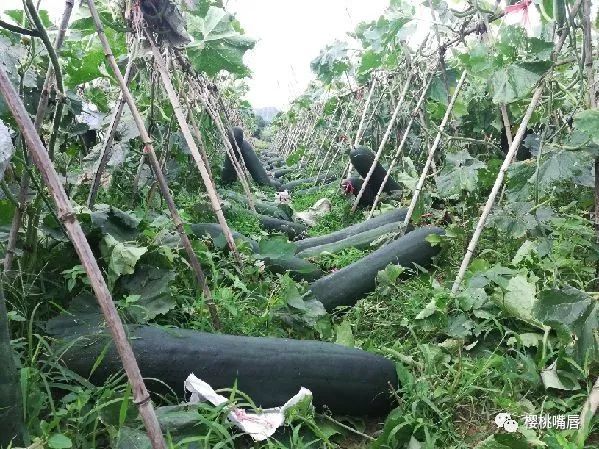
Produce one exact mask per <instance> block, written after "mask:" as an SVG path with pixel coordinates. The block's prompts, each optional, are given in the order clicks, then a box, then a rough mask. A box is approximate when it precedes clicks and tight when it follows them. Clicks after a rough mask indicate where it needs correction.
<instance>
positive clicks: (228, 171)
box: [220, 154, 237, 185]
mask: <svg viewBox="0 0 599 449" xmlns="http://www.w3.org/2000/svg"><path fill="white" fill-rule="evenodd" d="M220 180H221V183H222V184H224V185H226V184H232V183H234V182H235V181H237V172H236V171H235V167H233V163H232V162H231V159H229V156H228V155H226V154H225V160H224V162H223V168H222V170H221V173H220Z"/></svg>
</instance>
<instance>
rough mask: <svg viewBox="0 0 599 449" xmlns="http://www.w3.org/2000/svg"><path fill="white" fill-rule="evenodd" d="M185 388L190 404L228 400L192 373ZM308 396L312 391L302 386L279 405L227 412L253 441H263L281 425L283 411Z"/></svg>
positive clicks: (283, 418)
mask: <svg viewBox="0 0 599 449" xmlns="http://www.w3.org/2000/svg"><path fill="white" fill-rule="evenodd" d="M185 389H186V390H187V391H189V392H190V393H191V397H190V398H189V403H190V404H197V403H198V402H202V401H208V402H210V403H211V404H212V405H214V406H219V405H222V404H224V403H226V402H227V401H228V399H227V398H225V397H224V396H221V395H220V394H218V393H217V392H216V391H214V389H213V388H212V387H211V386H210V385H209V384H208V383H207V382H204V381H203V380H201V379H199V378H197V377H196V376H195V375H194V374H193V373H192V374H190V375H189V376H188V377H187V379H186V380H185ZM308 396H312V392H311V391H310V390H308V389H307V388H304V387H302V388H300V390H299V392H298V393H297V394H296V395H295V396H293V397H292V398H291V399H289V400H288V401H287V402H285V404H283V405H282V406H280V407H274V408H267V409H263V410H262V411H261V412H252V411H246V410H245V409H242V408H237V407H235V408H232V409H231V411H230V412H229V419H230V420H231V422H233V423H234V424H235V425H236V426H237V427H239V428H240V429H241V430H243V431H244V432H246V433H247V434H249V435H250V436H251V437H252V438H253V439H254V441H263V440H266V439H268V438H269V437H271V436H272V435H273V434H274V433H275V431H276V430H277V429H278V428H279V427H281V425H283V423H284V422H285V411H286V410H287V409H289V408H291V407H293V406H294V405H296V404H298V403H299V402H300V401H301V400H303V399H304V398H306V397H308Z"/></svg>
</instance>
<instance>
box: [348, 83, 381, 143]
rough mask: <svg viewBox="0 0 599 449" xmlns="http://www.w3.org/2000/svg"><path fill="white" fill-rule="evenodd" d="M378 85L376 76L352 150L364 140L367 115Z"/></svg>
mask: <svg viewBox="0 0 599 449" xmlns="http://www.w3.org/2000/svg"><path fill="white" fill-rule="evenodd" d="M376 83H377V78H376V75H375V76H373V77H372V85H371V86H370V90H369V91H368V97H366V104H364V110H363V111H362V117H361V118H360V123H359V124H358V130H357V131H356V137H355V138H354V143H353V146H352V148H355V147H357V146H358V145H360V141H361V140H362V134H363V133H364V125H365V119H366V115H367V114H368V108H369V107H370V102H371V101H372V94H373V93H374V88H375V86H376Z"/></svg>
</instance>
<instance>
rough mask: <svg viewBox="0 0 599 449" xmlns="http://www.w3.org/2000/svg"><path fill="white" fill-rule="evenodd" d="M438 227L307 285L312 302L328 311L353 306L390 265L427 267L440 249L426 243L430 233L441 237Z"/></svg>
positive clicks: (412, 234) (416, 232) (423, 230)
mask: <svg viewBox="0 0 599 449" xmlns="http://www.w3.org/2000/svg"><path fill="white" fill-rule="evenodd" d="M443 233H444V231H443V229H441V228H436V227H425V228H420V229H416V230H414V231H412V232H409V233H407V234H406V235H404V236H403V237H401V238H399V239H397V240H395V241H393V242H391V243H388V244H387V245H385V246H382V247H380V248H379V249H378V250H376V251H374V252H372V253H370V254H369V255H367V256H365V257H363V258H362V259H360V260H358V261H357V262H354V263H353V264H351V265H348V266H347V267H344V268H342V269H341V270H339V271H336V272H334V273H331V274H329V275H328V276H325V277H323V278H320V279H319V280H317V281H316V282H313V283H312V284H311V285H310V291H311V292H312V296H313V297H314V299H317V300H318V301H320V302H321V303H322V304H323V305H324V307H325V309H327V310H328V311H331V310H333V309H335V307H339V306H353V305H355V304H356V302H358V301H359V300H360V299H362V298H363V297H364V296H366V295H367V294H368V293H370V292H372V291H374V289H375V287H376V284H375V279H376V275H377V273H378V272H379V271H380V270H382V269H384V268H385V267H386V266H387V265H389V264H395V265H401V266H403V267H406V268H413V266H414V264H417V265H420V266H428V265H430V263H431V262H432V259H433V257H434V256H436V255H437V254H438V253H439V246H438V245H437V246H432V245H431V244H430V243H429V242H427V241H426V237H427V236H429V235H431V234H437V235H441V234H443Z"/></svg>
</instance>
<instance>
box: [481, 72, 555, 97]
mask: <svg viewBox="0 0 599 449" xmlns="http://www.w3.org/2000/svg"><path fill="white" fill-rule="evenodd" d="M549 66H550V63H549V62H520V63H514V64H510V65H508V66H507V67H502V68H500V69H499V70H497V71H495V73H494V74H493V75H492V76H491V79H490V82H491V88H492V91H493V102H494V103H496V104H502V103H504V104H507V103H511V102H512V101H515V100H518V99H520V98H524V97H526V96H527V95H528V94H529V93H530V91H531V89H532V88H533V87H534V85H535V84H536V83H537V82H538V81H539V80H540V79H541V76H542V75H543V74H544V73H545V72H546V71H547V69H548V68H549Z"/></svg>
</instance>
